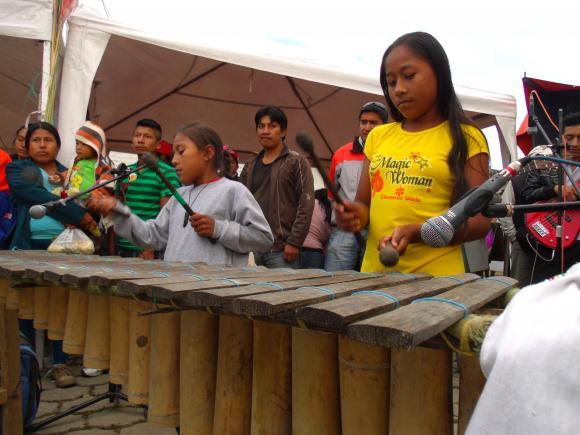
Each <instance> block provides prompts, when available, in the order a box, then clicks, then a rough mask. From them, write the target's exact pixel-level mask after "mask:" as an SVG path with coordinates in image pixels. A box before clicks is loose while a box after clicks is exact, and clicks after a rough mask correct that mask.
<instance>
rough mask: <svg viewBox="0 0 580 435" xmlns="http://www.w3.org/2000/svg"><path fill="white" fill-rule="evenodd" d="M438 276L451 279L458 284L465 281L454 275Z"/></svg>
mask: <svg viewBox="0 0 580 435" xmlns="http://www.w3.org/2000/svg"><path fill="white" fill-rule="evenodd" d="M440 278H447V279H452V280H453V281H457V282H458V283H460V284H465V281H463V280H462V279H459V278H457V277H455V276H441V277H440Z"/></svg>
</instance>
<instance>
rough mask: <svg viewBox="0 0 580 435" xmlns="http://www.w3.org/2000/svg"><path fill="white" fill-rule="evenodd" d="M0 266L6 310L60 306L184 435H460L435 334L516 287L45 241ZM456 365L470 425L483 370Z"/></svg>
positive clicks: (153, 417) (152, 416)
mask: <svg viewBox="0 0 580 435" xmlns="http://www.w3.org/2000/svg"><path fill="white" fill-rule="evenodd" d="M0 274H2V275H4V276H5V278H3V280H2V283H1V284H0V289H2V288H4V289H5V290H4V293H7V300H6V306H7V307H8V305H9V304H8V302H10V307H9V308H8V309H7V310H6V313H15V312H16V311H18V312H19V313H20V315H21V316H28V317H29V318H30V316H31V307H34V317H33V318H34V320H35V325H41V326H39V327H42V325H44V327H48V328H50V324H51V321H50V320H51V317H53V316H54V315H53V314H52V310H56V311H58V312H59V314H58V315H57V316H56V318H57V319H60V320H58V321H57V320H55V321H54V322H53V323H54V324H55V325H57V326H55V327H54V331H62V337H63V338H64V346H65V351H68V352H70V353H77V354H80V353H82V354H83V355H84V359H85V365H89V362H90V364H92V365H98V367H95V368H109V370H110V379H111V382H113V383H117V384H122V385H125V386H126V388H127V392H128V398H129V401H130V402H132V403H136V404H140V405H147V406H148V419H149V421H150V422H151V423H153V424H155V425H158V426H164V427H177V426H179V427H180V428H181V433H183V434H290V433H292V434H317V435H318V434H339V433H344V434H360V433H365V434H387V433H392V434H425V433H434V434H451V433H453V420H452V415H453V411H452V398H451V397H452V394H451V393H452V351H451V350H450V349H449V348H448V347H446V346H444V345H443V346H442V345H441V343H438V342H437V341H436V340H434V337H437V336H438V335H439V334H440V333H442V332H444V331H445V330H446V329H447V328H449V327H450V326H452V325H453V324H455V323H456V322H458V321H459V320H461V319H462V318H463V317H464V315H466V314H467V313H470V312H474V311H476V310H478V309H480V308H482V307H483V306H485V305H486V304H489V303H490V302H492V301H494V300H497V299H498V298H500V297H501V296H502V295H504V294H505V293H506V292H507V291H508V290H509V289H511V288H512V287H513V286H514V285H515V283H516V282H515V281H514V280H512V279H510V278H505V277H500V278H490V279H480V278H479V277H478V276H477V275H473V274H462V275H457V276H453V277H437V278H432V277H430V276H428V275H426V274H412V275H410V274H401V273H386V274H380V273H377V274H361V273H356V272H352V271H344V272H338V273H328V272H325V271H321V270H314V269H310V270H287V269H271V270H268V269H264V268H222V267H216V266H208V265H204V264H184V263H167V262H162V261H144V260H138V259H120V258H116V257H94V256H93V257H87V256H66V257H63V256H59V255H56V254H52V255H51V254H47V253H44V252H37V251H28V252H21V253H7V254H6V255H2V254H0ZM8 280H10V282H12V283H13V284H14V285H13V286H12V287H8V285H7V283H8ZM29 289H34V290H33V291H30V290H29ZM55 289H56V290H55ZM1 291H2V290H0V303H1V301H2V299H1V297H2V293H1ZM47 294H48V295H49V296H46V295H47ZM63 294H66V296H63ZM39 297H40V300H41V301H43V302H41V303H40V305H43V306H46V299H47V298H48V299H49V302H50V303H49V306H50V307H51V308H50V310H49V315H48V322H47V321H46V317H47V315H46V310H42V309H41V310H38V309H36V307H37V306H38V304H37V303H36V302H37V301H38V299H39ZM31 299H32V301H31ZM54 299H56V301H55V302H53V300H54ZM65 301H66V302H65ZM414 302H421V303H414ZM63 305H65V306H66V308H63ZM63 311H64V313H65V314H64V327H63V326H62V325H63V321H62V317H63V314H62V313H63ZM37 312H40V313H41V314H42V316H43V318H40V317H39V320H38V322H37V321H36V315H37ZM39 316H40V315H39ZM0 319H1V318H0ZM96 323H98V324H96ZM46 325H48V326H46ZM49 331H50V329H49ZM54 334H56V332H53V335H52V336H53V337H55V336H58V335H54ZM425 344H428V345H429V346H428V347H425V346H420V345H425ZM0 361H1V360H0ZM459 363H460V396H459V402H460V403H459V422H458V425H459V433H463V431H464V430H465V428H466V426H467V422H468V421H469V417H470V415H471V412H472V410H473V407H474V405H475V402H476V401H477V398H478V395H479V392H480V391H481V388H482V386H483V377H482V375H481V372H480V370H479V366H478V362H477V360H476V359H475V358H473V357H464V356H461V357H460V358H459ZM92 365H91V367H92Z"/></svg>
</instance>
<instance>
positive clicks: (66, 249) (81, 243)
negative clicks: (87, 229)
mask: <svg viewBox="0 0 580 435" xmlns="http://www.w3.org/2000/svg"><path fill="white" fill-rule="evenodd" d="M48 252H58V253H61V254H92V253H94V252H95V244H94V243H93V241H92V240H91V239H90V238H89V237H88V236H87V235H86V234H85V233H84V232H83V231H82V230H79V229H78V228H65V230H64V231H63V232H62V233H60V234H59V236H58V237H57V238H56V239H54V241H53V242H52V243H51V244H50V246H49V247H48Z"/></svg>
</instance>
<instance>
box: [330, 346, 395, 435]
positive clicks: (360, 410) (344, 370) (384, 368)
mask: <svg viewBox="0 0 580 435" xmlns="http://www.w3.org/2000/svg"><path fill="white" fill-rule="evenodd" d="M338 355H339V356H338V359H339V368H340V414H341V419H342V433H343V434H344V435H356V434H365V435H387V434H388V433H389V388H390V359H391V354H390V351H389V349H387V348H384V347H378V346H370V345H368V344H364V343H360V342H357V341H353V340H351V339H349V338H347V337H346V336H343V335H341V336H339V339H338Z"/></svg>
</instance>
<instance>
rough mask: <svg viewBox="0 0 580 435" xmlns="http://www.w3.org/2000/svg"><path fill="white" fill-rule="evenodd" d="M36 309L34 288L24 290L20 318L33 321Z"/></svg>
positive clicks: (22, 291)
mask: <svg viewBox="0 0 580 435" xmlns="http://www.w3.org/2000/svg"><path fill="white" fill-rule="evenodd" d="M34 308H35V307H34V287H26V288H23V289H22V290H21V292H20V302H19V310H18V317H19V318H20V319H24V320H33V319H34Z"/></svg>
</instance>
